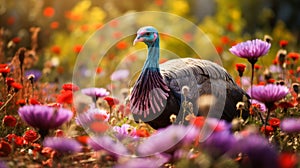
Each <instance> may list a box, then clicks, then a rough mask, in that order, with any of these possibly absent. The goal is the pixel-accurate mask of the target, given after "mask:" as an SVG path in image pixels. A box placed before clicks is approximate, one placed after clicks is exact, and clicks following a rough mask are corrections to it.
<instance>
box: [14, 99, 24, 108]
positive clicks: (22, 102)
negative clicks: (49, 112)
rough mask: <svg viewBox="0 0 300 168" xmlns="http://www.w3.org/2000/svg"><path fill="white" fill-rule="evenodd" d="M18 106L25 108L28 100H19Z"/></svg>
mask: <svg viewBox="0 0 300 168" xmlns="http://www.w3.org/2000/svg"><path fill="white" fill-rule="evenodd" d="M16 104H17V105H20V106H24V105H25V104H26V100H25V99H19V100H18V101H17V102H16Z"/></svg>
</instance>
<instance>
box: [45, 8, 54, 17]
mask: <svg viewBox="0 0 300 168" xmlns="http://www.w3.org/2000/svg"><path fill="white" fill-rule="evenodd" d="M43 14H44V16H45V17H52V16H54V14H55V9H54V8H52V7H46V8H45V9H44V11H43Z"/></svg>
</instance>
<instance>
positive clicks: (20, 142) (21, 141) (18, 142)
mask: <svg viewBox="0 0 300 168" xmlns="http://www.w3.org/2000/svg"><path fill="white" fill-rule="evenodd" d="M14 143H15V144H16V145H18V146H22V145H24V144H26V142H25V139H24V138H23V137H21V136H16V137H15V139H14Z"/></svg>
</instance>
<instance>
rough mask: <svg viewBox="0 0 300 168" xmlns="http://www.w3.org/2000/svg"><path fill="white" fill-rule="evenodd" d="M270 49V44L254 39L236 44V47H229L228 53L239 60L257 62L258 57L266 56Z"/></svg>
mask: <svg viewBox="0 0 300 168" xmlns="http://www.w3.org/2000/svg"><path fill="white" fill-rule="evenodd" d="M270 47H271V44H270V43H268V42H265V41H262V40H259V39H255V40H251V41H250V40H248V41H246V42H242V43H238V44H237V45H235V46H233V47H231V48H230V49H229V51H230V52H231V53H232V54H234V55H236V56H238V57H241V58H246V59H248V60H249V59H256V60H257V59H258V58H259V57H261V56H263V55H266V54H267V53H268V52H269V50H270Z"/></svg>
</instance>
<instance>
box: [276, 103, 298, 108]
mask: <svg viewBox="0 0 300 168" xmlns="http://www.w3.org/2000/svg"><path fill="white" fill-rule="evenodd" d="M277 106H278V107H280V108H283V109H287V108H292V107H294V104H293V103H291V102H280V103H279V104H278V105H277Z"/></svg>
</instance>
